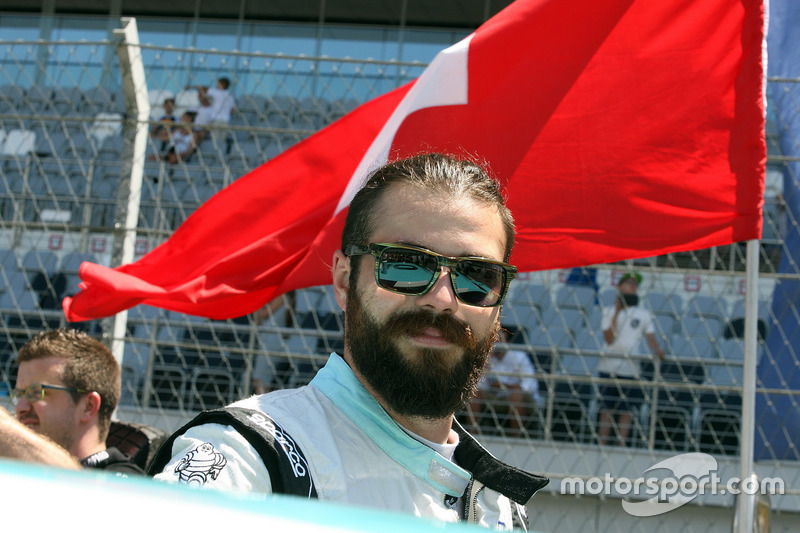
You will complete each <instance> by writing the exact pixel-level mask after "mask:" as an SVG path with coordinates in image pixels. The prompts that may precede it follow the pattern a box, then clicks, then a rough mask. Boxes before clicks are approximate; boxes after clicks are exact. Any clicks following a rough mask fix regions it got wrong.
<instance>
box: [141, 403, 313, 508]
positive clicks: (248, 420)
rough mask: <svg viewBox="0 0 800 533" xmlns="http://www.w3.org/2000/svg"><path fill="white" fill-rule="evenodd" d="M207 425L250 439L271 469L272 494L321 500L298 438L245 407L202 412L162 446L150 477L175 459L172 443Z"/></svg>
mask: <svg viewBox="0 0 800 533" xmlns="http://www.w3.org/2000/svg"><path fill="white" fill-rule="evenodd" d="M203 424H222V425H225V426H232V427H233V428H234V429H236V431H238V432H239V433H240V434H241V435H242V436H243V437H244V438H245V439H247V442H249V443H250V444H251V445H252V446H253V448H255V449H256V451H257V452H258V454H259V455H260V456H261V460H262V461H263V462H264V466H266V467H267V471H268V472H269V477H270V480H271V481H272V492H274V493H276V494H292V495H295V496H303V497H305V498H316V497H317V491H316V489H315V487H314V480H313V479H311V472H310V471H309V469H308V462H307V461H306V458H305V455H304V454H303V452H302V450H300V447H299V446H298V445H297V444H296V443H295V442H294V439H293V438H292V437H291V436H290V435H289V434H288V433H286V432H285V431H284V430H283V428H282V427H280V426H279V425H278V424H276V423H275V422H274V421H273V420H272V419H271V418H270V417H269V416H267V415H266V414H264V413H262V412H260V411H255V410H252V409H243V408H241V407H225V408H223V409H214V410H212V411H203V412H201V413H200V414H199V415H197V416H196V417H195V418H194V419H193V420H192V421H191V422H189V423H188V424H186V425H185V426H183V427H182V428H180V429H179V430H178V431H176V432H175V433H173V434H172V435H171V436H170V437H169V438H168V439H167V440H166V441H165V442H164V444H162V445H161V448H159V450H158V453H156V456H155V457H154V458H153V462H152V464H151V465H150V468H149V469H148V472H147V473H148V475H150V476H154V475H156V474H158V473H160V472H161V471H162V470H164V467H166V466H167V463H169V461H170V459H172V444H173V443H174V442H175V439H177V438H178V437H180V436H181V435H183V434H184V433H186V431H187V430H189V428H192V427H195V426H200V425H203Z"/></svg>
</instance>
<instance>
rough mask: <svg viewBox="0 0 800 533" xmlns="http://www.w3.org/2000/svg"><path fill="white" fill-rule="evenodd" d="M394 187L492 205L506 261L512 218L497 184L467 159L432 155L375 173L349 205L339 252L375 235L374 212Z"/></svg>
mask: <svg viewBox="0 0 800 533" xmlns="http://www.w3.org/2000/svg"><path fill="white" fill-rule="evenodd" d="M395 185H398V186H400V185H412V186H415V187H418V188H420V189H421V190H422V191H426V192H430V193H439V194H440V193H444V194H447V195H450V196H451V197H452V198H454V199H455V198H468V199H471V200H474V201H476V202H479V203H483V204H487V205H494V206H495V207H496V208H497V212H498V214H499V215H500V218H501V219H502V222H503V227H504V228H505V238H506V245H505V252H504V257H503V259H504V260H505V261H508V258H509V257H510V256H511V250H512V248H513V247H514V232H515V230H514V218H513V217H512V216H511V211H509V209H508V208H507V207H506V203H505V198H504V197H503V193H502V191H501V189H500V184H499V183H498V182H497V180H495V179H494V178H493V177H491V176H490V175H489V173H488V172H487V170H486V169H485V168H484V166H483V165H481V164H478V163H476V162H474V161H471V160H468V159H459V158H456V157H453V156H449V155H445V154H438V153H431V154H420V155H416V156H412V157H409V158H407V159H400V160H398V161H394V162H391V163H387V164H386V165H384V166H382V167H380V168H378V169H377V170H375V171H374V172H373V173H372V174H371V175H370V176H369V177H368V178H367V181H366V183H365V184H364V186H363V187H362V188H361V189H360V190H359V191H358V192H357V193H356V195H355V196H354V197H353V200H352V201H351V202H350V207H349V210H348V213H347V218H346V220H345V224H344V230H343V231H342V250H345V249H346V248H347V247H348V246H349V245H351V244H357V245H364V244H368V243H369V242H370V239H371V238H372V235H373V233H374V232H375V218H376V214H377V213H376V210H377V209H378V208H379V206H380V204H381V200H382V199H383V197H384V195H385V194H386V192H387V191H388V190H390V189H391V188H392V187H393V186H395Z"/></svg>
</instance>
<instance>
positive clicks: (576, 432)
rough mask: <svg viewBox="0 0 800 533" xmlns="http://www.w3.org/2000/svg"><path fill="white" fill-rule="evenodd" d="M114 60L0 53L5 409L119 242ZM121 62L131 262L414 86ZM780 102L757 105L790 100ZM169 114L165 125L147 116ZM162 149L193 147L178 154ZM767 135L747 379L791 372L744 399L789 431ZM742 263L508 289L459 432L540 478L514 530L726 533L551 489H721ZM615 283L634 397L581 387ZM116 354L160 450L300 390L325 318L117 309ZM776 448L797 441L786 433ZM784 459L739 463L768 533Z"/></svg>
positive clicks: (382, 70) (738, 349) (273, 311)
mask: <svg viewBox="0 0 800 533" xmlns="http://www.w3.org/2000/svg"><path fill="white" fill-rule="evenodd" d="M116 46H117V44H116V43H113V42H109V41H103V42H91V43H90V42H64V41H59V42H42V41H36V42H2V41H0V47H2V49H3V52H4V53H3V54H2V56H1V57H0V261H2V263H0V316H1V317H2V324H1V325H0V381H2V383H3V385H4V388H5V390H7V388H8V387H12V386H13V384H14V381H15V374H16V369H15V365H14V362H13V359H14V356H15V354H16V351H17V349H18V348H19V347H20V345H21V344H22V343H24V342H25V341H26V340H27V339H29V338H30V337H31V335H33V334H34V333H35V332H37V331H38V330H41V329H44V328H51V327H57V326H61V325H65V324H64V317H63V314H62V312H61V310H60V302H61V299H62V298H63V297H64V296H65V295H69V294H73V293H75V292H76V291H77V290H78V283H79V278H78V267H79V265H80V263H81V262H82V261H91V262H95V263H99V264H103V265H106V266H115V259H116V254H115V249H116V247H118V246H119V240H120V239H121V238H122V237H123V233H124V229H125V228H124V225H123V224H122V223H121V220H122V219H121V213H120V207H119V206H120V199H121V196H125V197H127V190H126V187H127V185H126V184H127V183H129V181H126V178H127V177H126V176H125V172H129V171H130V163H129V162H127V164H126V161H125V155H126V154H128V153H130V152H129V151H126V150H130V143H131V141H130V140H129V139H128V137H129V136H126V132H128V131H131V130H132V129H133V127H134V126H135V120H134V117H135V115H132V114H131V113H130V110H129V109H127V107H126V104H125V97H124V94H123V86H122V83H123V82H122V80H123V77H124V76H123V75H122V73H121V72H120V66H119V63H118V59H117V54H116V52H115V48H116ZM140 50H141V55H142V59H143V63H144V66H145V74H146V80H147V94H148V100H149V103H150V106H151V113H150V117H149V120H148V123H147V127H148V129H149V130H150V133H149V136H148V143H147V150H146V158H147V160H146V162H145V165H144V176H143V180H142V185H141V190H133V191H130V193H131V194H132V195H135V196H136V197H138V198H139V202H140V207H139V216H138V224H137V226H136V238H135V246H134V258H135V259H138V258H140V257H142V256H143V255H145V254H146V253H147V252H149V251H150V250H152V249H153V248H154V247H156V246H157V245H158V244H159V243H161V242H163V241H164V240H165V239H166V238H167V237H168V236H169V235H171V234H172V232H173V231H174V230H175V229H176V228H177V227H178V226H179V225H180V224H181V223H182V222H183V221H184V220H186V218H187V217H188V216H189V215H191V213H192V212H193V211H194V210H195V209H197V207H198V206H199V205H201V204H202V203H203V202H204V201H205V200H207V199H208V198H209V197H211V196H212V195H213V194H215V193H216V192H217V191H219V190H220V189H222V188H224V187H225V186H227V185H228V184H230V183H232V182H233V181H235V180H236V179H238V178H239V177H241V176H243V175H244V174H246V173H248V172H250V171H251V170H252V169H254V168H256V167H257V166H259V165H260V164H262V163H264V162H265V161H268V160H269V159H271V158H273V157H275V156H276V155H278V154H280V153H281V152H283V151H284V150H286V149H287V148H289V147H291V146H293V145H295V144H296V143H298V142H299V141H301V140H302V139H304V138H305V137H307V136H309V135H311V134H313V133H314V132H315V131H317V130H319V129H320V128H323V127H324V126H325V125H327V124H329V123H331V122H333V121H335V120H336V119H337V118H339V117H341V116H342V115H344V114H345V113H347V112H348V111H349V110H351V109H353V108H354V107H355V106H357V105H358V104H360V103H362V102H364V101H366V100H368V99H371V98H373V97H376V96H378V95H380V94H383V93H385V92H386V91H388V90H390V89H393V88H395V87H397V86H399V85H401V84H403V83H406V82H408V81H411V80H412V79H414V78H416V77H417V76H419V75H420V74H421V72H422V70H423V69H424V68H425V66H426V65H424V64H419V63H400V62H381V61H370V60H354V59H342V58H329V57H305V56H285V55H281V54H260V53H245V52H221V51H218V50H197V49H177V48H171V47H155V46H147V45H142V46H141V47H140ZM798 74H799V75H800V73H798ZM221 78H226V79H228V80H229V81H230V87H229V89H228V91H229V93H230V94H231V95H232V96H233V97H234V98H235V111H234V112H233V113H232V114H231V117H230V120H229V121H226V122H222V123H221V122H214V123H208V124H199V123H198V122H196V121H192V122H191V123H188V122H187V123H183V124H182V123H181V120H182V118H184V119H185V118H186V117H193V118H195V119H196V118H197V117H198V116H201V115H200V114H201V113H202V111H201V110H202V108H203V102H202V100H203V89H198V87H206V86H211V87H213V86H214V85H215V84H216V83H217V81H218V80H220V79H221ZM798 82H800V78H798V79H791V80H771V81H770V82H769V84H770V89H772V90H774V89H775V88H776V87H777V89H778V90H781V89H782V88H784V87H785V88H786V89H787V91H789V90H790V89H792V88H793V87H794V86H795V85H796V84H797V83H798ZM168 100H169V101H171V102H172V106H171V107H168V108H165V107H164V103H165V101H168ZM798 108H800V107H798ZM771 111H772V110H771ZM187 112H188V113H189V114H188V115H187V114H186V113H187ZM181 134H184V135H185V134H189V135H193V134H196V135H193V136H195V137H196V138H197V139H200V140H199V141H198V142H197V144H196V146H195V145H191V146H190V147H189V148H187V149H186V150H183V149H182V148H181V145H180V144H179V141H180V139H179V137H180V135H181ZM781 134H782V131H781V127H780V126H778V124H777V122H776V121H775V120H774V116H773V115H772V113H770V120H769V121H768V131H767V138H768V142H769V146H770V157H769V161H768V172H767V188H766V194H765V207H764V237H763V239H762V241H761V243H760V246H759V250H760V252H759V256H760V257H759V270H760V272H759V276H758V291H759V306H758V309H759V310H758V318H759V324H758V330H759V342H758V357H759V364H765V361H767V362H774V361H775V357H774V356H775V354H774V353H772V351H771V350H773V349H774V348H773V347H774V346H777V345H778V344H781V345H782V346H783V348H782V349H784V350H788V353H789V354H790V356H789V359H788V361H789V364H788V365H787V364H786V361H787V359H786V358H785V357H784V359H782V361H783V362H781V363H780V365H779V366H780V368H781V369H782V370H783V371H784V372H785V374H784V375H783V382H782V383H783V385H782V386H777V387H776V386H774V383H773V384H770V385H767V384H765V383H764V382H762V381H761V380H759V381H758V382H757V384H756V386H757V387H758V389H757V392H758V394H761V395H764V397H765V398H767V402H768V403H769V402H771V401H773V400H775V399H777V398H789V399H790V405H791V406H792V408H793V409H794V410H795V411H797V410H798V406H797V396H796V394H797V391H796V390H793V389H792V386H791V385H790V384H791V383H793V382H794V383H796V382H797V378H796V377H793V376H794V375H796V373H797V372H798V367H800V357H798V355H797V352H796V350H797V349H798V348H797V345H796V344H793V342H794V340H795V339H796V333H795V330H796V329H797V327H798V324H800V312H798V308H797V305H798V304H797V302H790V304H789V308H788V309H781V310H778V311H776V309H775V307H774V306H773V305H772V301H773V294H774V293H775V291H777V290H779V288H780V287H781V285H782V284H788V283H793V282H796V281H797V279H798V274H800V272H798V268H797V262H796V258H797V253H798V251H797V250H792V249H789V248H787V246H786V242H785V240H784V239H783V236H784V235H786V232H787V231H788V230H789V229H791V228H795V231H796V228H797V227H798V221H797V220H796V219H795V218H794V215H793V214H792V212H791V210H787V209H786V204H785V202H784V196H783V193H784V179H785V180H786V182H787V185H786V186H787V187H797V185H798V176H796V175H795V174H794V173H793V171H792V167H791V163H792V162H795V161H797V157H798V156H799V155H800V147H797V146H795V147H793V149H794V150H793V151H792V152H791V153H784V151H785V147H784V150H781V147H780V146H779V144H778V140H779V139H780V137H781ZM126 143H128V145H127V146H126ZM265 179H268V177H265ZM124 199H125V198H124ZM744 250H745V246H744V243H739V244H733V245H730V246H725V247H717V248H712V249H708V250H698V251H687V252H683V253H675V254H669V255H665V256H659V257H653V258H648V259H644V260H636V261H629V262H623V263H618V264H610V265H591V266H587V267H585V268H582V269H573V270H559V271H547V272H536V273H523V274H522V275H520V277H519V280H518V281H517V282H515V283H516V285H515V286H514V287H513V289H512V292H511V294H510V296H509V299H508V301H507V304H506V305H505V307H504V311H503V317H504V318H503V320H504V325H506V326H507V327H508V329H510V330H512V332H513V333H514V335H513V336H512V338H510V339H509V341H508V343H507V344H506V345H505V347H506V348H508V349H512V350H517V351H521V352H522V353H524V354H525V358H524V359H525V361H527V362H528V363H530V364H529V365H528V366H525V368H524V369H520V370H515V371H508V370H506V371H493V372H491V373H490V377H492V378H496V379H492V380H491V382H492V383H493V384H495V386H496V389H495V390H494V391H493V393H492V394H490V395H488V394H487V398H486V399H485V401H484V402H483V403H482V405H477V406H474V407H475V409H473V410H472V411H471V412H466V411H465V412H464V413H460V414H459V417H460V419H461V420H462V421H463V422H464V423H465V424H468V425H470V426H472V427H473V429H474V430H475V431H476V432H477V433H478V435H479V437H480V438H481V440H482V441H483V442H485V443H486V444H487V445H488V446H489V447H490V449H492V451H493V452H494V453H495V454H496V455H498V456H500V457H502V458H503V459H505V460H508V461H510V462H512V463H514V464H517V465H518V466H520V467H522V468H525V469H528V470H531V471H536V472H541V473H545V474H548V475H550V476H551V478H552V481H551V483H550V485H549V486H548V487H547V489H545V491H544V492H543V493H542V494H540V495H538V496H537V497H536V498H534V500H533V503H532V504H531V515H532V527H533V528H534V529H536V530H541V531H555V530H564V529H567V530H591V531H609V532H617V531H620V532H621V531H678V530H683V529H687V527H688V529H690V530H691V531H728V530H730V526H731V523H732V520H733V503H734V499H733V497H732V496H731V495H730V494H727V495H724V494H719V493H718V492H716V493H711V494H705V495H701V496H700V497H697V498H693V501H691V502H690V505H686V506H684V507H681V508H680V509H677V510H674V511H671V512H670V513H667V514H663V515H660V516H657V517H650V518H646V519H645V518H641V517H639V518H637V517H636V516H634V515H633V514H631V513H630V512H625V511H623V509H622V507H621V506H620V501H619V500H620V498H621V497H622V496H625V495H626V494H625V493H624V492H621V491H619V490H618V489H619V487H617V489H616V491H610V492H604V491H600V492H599V493H598V492H597V491H595V492H594V493H590V491H586V490H584V493H583V494H582V495H580V496H576V495H573V494H568V493H567V492H565V491H564V490H563V481H564V480H565V479H573V480H574V479H580V480H583V481H590V480H593V479H601V478H603V476H611V479H619V478H630V479H636V478H641V477H642V476H645V475H646V472H647V470H648V469H649V468H650V467H651V466H653V465H655V464H657V463H659V462H660V461H664V460H669V459H670V458H672V457H675V456H676V455H678V454H684V453H690V452H694V453H704V454H708V455H709V456H712V457H713V458H714V459H715V461H716V465H717V466H716V468H717V470H716V471H718V473H719V475H720V477H722V478H723V479H728V478H731V477H735V476H738V475H739V471H738V464H739V449H740V436H741V435H740V431H741V430H740V428H741V426H742V420H741V416H742V409H741V406H742V397H741V393H742V378H743V371H742V364H743V358H744V348H743V340H742V336H743V318H744V297H745V281H744V280H745V251H744ZM629 269H636V270H637V271H639V272H640V273H641V274H642V275H643V282H642V284H641V286H640V288H639V295H640V298H641V305H642V306H643V307H644V308H645V309H647V310H648V311H649V313H650V315H651V316H652V317H653V325H654V328H655V329H654V331H655V337H656V340H657V343H658V345H659V346H660V347H662V348H663V349H664V350H665V351H666V357H665V359H664V360H663V361H658V360H657V359H656V358H654V357H653V354H652V350H651V348H650V347H649V346H647V345H646V344H643V345H642V346H641V347H639V348H638V349H637V350H636V351H635V353H631V354H627V355H626V356H625V357H626V358H627V360H628V361H630V362H632V364H633V365H634V366H635V367H636V368H637V369H639V377H638V379H634V380H626V381H623V380H621V379H618V378H616V377H613V376H606V377H600V376H599V375H598V371H597V366H598V363H599V362H600V361H601V360H602V359H603V358H604V356H605V351H604V340H603V333H602V327H601V325H602V316H603V308H604V307H607V306H613V305H614V300H615V298H616V297H617V288H616V285H617V283H618V281H619V278H620V276H621V275H622V274H623V273H624V272H626V271H628V270H629ZM790 317H793V318H792V319H791V320H790V319H789V318H790ZM68 325H70V326H72V327H77V328H82V329H85V330H87V331H89V332H91V333H92V334H94V335H96V336H97V337H99V338H102V339H105V340H107V341H109V342H110V338H111V336H112V334H111V331H112V329H111V325H110V322H108V321H94V322H84V323H76V324H68ZM768 339H772V341H773V342H768ZM775 339H778V341H776V340H775ZM122 340H123V342H124V353H123V354H122V367H123V389H124V391H123V398H122V404H121V406H120V408H119V416H120V417H121V418H124V419H128V420H131V421H135V422H140V423H146V424H151V425H155V426H158V427H160V428H162V429H165V430H168V431H170V430H173V429H176V428H177V427H179V426H180V425H181V424H182V423H184V422H185V421H186V420H188V419H189V418H191V417H192V416H193V415H194V414H195V413H196V412H197V411H199V410H201V409H209V408H215V407H219V406H222V405H224V404H227V403H229V402H231V401H233V400H236V399H238V398H241V397H243V396H246V395H249V394H252V393H254V392H263V391H267V390H274V389H280V388H285V387H294V386H298V385H302V384H305V383H307V382H308V381H309V380H310V378H311V377H312V376H313V374H314V372H315V371H316V370H317V369H318V368H320V367H321V366H322V365H323V364H324V361H325V360H326V358H327V356H328V354H330V352H331V351H332V350H336V349H338V348H340V347H341V346H342V314H341V310H340V309H339V308H338V306H337V305H336V303H335V301H334V299H333V295H332V291H331V290H330V288H329V287H324V286H323V287H312V288H308V289H303V290H298V291H295V292H292V293H289V294H287V295H284V296H283V297H282V300H281V301H280V302H275V303H274V305H272V306H270V307H269V308H265V309H264V310H262V311H261V312H259V313H256V314H254V315H252V316H244V317H239V318H237V319H233V320H226V321H212V320H208V319H204V318H197V317H193V316H188V315H183V314H179V313H174V312H169V311H165V310H162V309H157V308H152V307H147V306H137V307H134V308H133V309H131V310H130V311H129V313H128V319H127V329H126V333H125V335H124V338H123V339H122ZM520 375H521V377H525V378H532V379H533V380H534V381H533V382H534V383H535V385H536V389H537V390H532V389H530V388H528V390H527V391H525V392H526V393H525V394H513V389H508V390H504V388H507V387H509V384H512V385H511V386H513V383H514V379H516V378H519V377H520ZM528 383H531V381H528ZM604 388H606V389H612V390H616V391H617V393H618V395H621V397H622V398H623V400H625V401H629V402H630V407H631V410H632V412H633V416H632V418H631V419H630V420H629V421H623V422H619V421H615V422H613V423H612V424H611V426H610V427H608V428H607V429H608V433H607V434H606V433H605V432H606V429H603V424H602V423H601V422H602V417H601V411H602V409H601V405H602V403H601V400H602V397H603V395H602V394H601V392H603V390H604ZM605 392H608V391H607V390H606V391H605ZM0 401H1V400H0ZM759 422H760V421H759V420H755V424H756V426H757V427H758V426H759ZM627 427H629V428H630V431H627V430H626V428H627ZM794 427H795V428H796V426H794ZM779 430H780V431H784V433H785V434H787V435H788V438H789V439H791V440H793V441H794V442H795V443H796V442H798V441H800V435H797V434H796V433H793V431H796V429H794V430H793V429H792V426H788V425H787V426H786V427H783V428H780V429H779ZM787 432H788V433H787ZM620 433H622V435H619V434H620ZM799 459H800V455H798V452H797V451H796V448H795V455H794V456H793V457H788V458H787V457H780V458H778V457H767V458H765V459H763V460H759V461H758V462H757V463H756V472H757V473H758V474H759V475H760V476H761V477H762V478H770V477H772V478H777V477H779V478H781V479H782V480H783V481H784V482H785V483H784V486H783V492H784V493H785V494H784V495H783V496H777V495H776V496H773V497H772V502H771V503H772V508H773V511H772V512H773V515H772V518H773V530H774V531H790V530H794V529H795V528H794V527H792V526H791V525H790V524H794V523H796V519H797V514H796V513H797V509H798V507H800V504H798V502H800V498H798V487H799V486H800V468H798V466H799V465H800V462H798V460H799ZM586 487H588V485H586V486H585V487H584V489H586ZM688 524H691V525H688Z"/></svg>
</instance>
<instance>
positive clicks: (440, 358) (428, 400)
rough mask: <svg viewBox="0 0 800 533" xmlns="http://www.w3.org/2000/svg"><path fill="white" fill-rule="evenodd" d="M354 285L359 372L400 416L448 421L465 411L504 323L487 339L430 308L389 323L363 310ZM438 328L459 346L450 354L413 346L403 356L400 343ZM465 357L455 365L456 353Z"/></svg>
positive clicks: (352, 331)
mask: <svg viewBox="0 0 800 533" xmlns="http://www.w3.org/2000/svg"><path fill="white" fill-rule="evenodd" d="M353 285H354V284H351V286H350V294H349V297H348V299H347V314H346V325H345V327H346V332H345V342H346V344H347V347H348V348H349V350H350V354H351V356H352V359H353V364H354V365H355V367H356V370H358V372H359V373H360V374H361V375H362V376H363V377H364V378H365V379H366V381H367V382H368V383H369V385H370V386H371V387H372V388H373V389H374V390H375V392H377V393H378V394H379V395H380V397H381V398H383V400H384V401H385V402H386V403H387V405H388V406H389V408H391V409H392V410H393V411H394V412H396V413H397V414H400V415H403V416H418V417H423V418H428V419H436V418H443V417H446V416H449V415H452V414H453V413H456V412H458V411H460V410H462V409H464V408H465V407H466V406H467V404H469V402H470V401H471V400H472V398H473V397H474V396H475V392H476V391H477V389H478V382H479V381H480V379H481V377H482V376H483V374H484V373H485V371H486V366H487V361H488V359H489V352H490V350H491V348H492V346H493V345H494V342H495V337H496V335H497V330H498V328H499V326H500V324H499V321H498V323H497V324H495V327H494V328H492V331H490V332H489V334H488V335H486V336H485V337H482V338H476V336H475V335H474V333H473V332H472V330H471V328H470V327H469V326H468V325H467V324H465V323H463V322H461V321H460V320H457V319H455V318H454V317H452V316H451V315H446V314H442V313H433V312H431V311H428V310H425V309H419V310H416V311H407V312H404V313H399V314H398V313H396V314H392V315H391V316H390V317H389V318H388V319H387V320H386V322H385V323H384V324H380V323H378V322H377V321H375V320H374V319H373V318H372V317H371V316H369V314H368V313H367V311H366V310H365V309H364V307H363V302H362V300H361V295H360V294H359V292H358V290H357V289H356V287H354V286H353ZM428 328H435V329H436V330H438V331H439V332H440V333H441V335H442V336H443V337H444V338H445V339H446V340H448V341H449V342H450V343H452V344H453V345H454V347H448V348H446V349H441V350H435V349H430V348H414V347H408V348H407V350H414V351H415V352H416V353H415V354H414V355H413V356H409V355H404V354H403V352H402V350H401V349H400V348H399V344H398V343H399V341H400V338H401V337H403V336H414V335H418V334H420V333H423V332H424V331H425V330H426V329H428ZM454 349H456V350H457V349H461V351H462V352H463V353H462V354H461V356H460V358H459V359H458V360H457V361H454V360H453V359H454V358H453V355H452V350H454Z"/></svg>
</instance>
